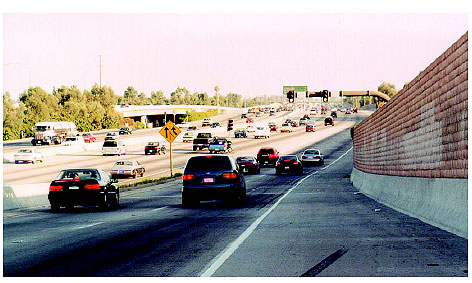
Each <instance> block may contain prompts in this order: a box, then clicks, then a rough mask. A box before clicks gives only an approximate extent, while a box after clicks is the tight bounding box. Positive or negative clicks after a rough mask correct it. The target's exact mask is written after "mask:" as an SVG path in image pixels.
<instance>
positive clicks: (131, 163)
mask: <svg viewBox="0 0 472 283" xmlns="http://www.w3.org/2000/svg"><path fill="white" fill-rule="evenodd" d="M115 165H128V166H131V165H133V162H131V161H117V162H116V163H115Z"/></svg>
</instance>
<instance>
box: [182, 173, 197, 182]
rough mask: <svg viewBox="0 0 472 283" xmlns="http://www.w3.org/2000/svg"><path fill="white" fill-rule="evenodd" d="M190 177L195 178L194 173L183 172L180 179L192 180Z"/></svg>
mask: <svg viewBox="0 0 472 283" xmlns="http://www.w3.org/2000/svg"><path fill="white" fill-rule="evenodd" d="M192 179H195V175H194V174H184V175H182V180H183V181H188V180H192Z"/></svg>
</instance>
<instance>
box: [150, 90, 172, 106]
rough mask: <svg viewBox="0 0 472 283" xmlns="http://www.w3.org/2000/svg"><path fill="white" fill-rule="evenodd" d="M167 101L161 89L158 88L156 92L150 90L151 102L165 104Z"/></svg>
mask: <svg viewBox="0 0 472 283" xmlns="http://www.w3.org/2000/svg"><path fill="white" fill-rule="evenodd" d="M167 103H169V100H168V99H167V97H165V95H164V93H163V92H162V90H158V91H157V92H154V91H151V104H153V105H165V104H167Z"/></svg>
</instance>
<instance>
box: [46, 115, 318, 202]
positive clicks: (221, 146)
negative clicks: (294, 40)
mask: <svg viewBox="0 0 472 283" xmlns="http://www.w3.org/2000/svg"><path fill="white" fill-rule="evenodd" d="M206 123H207V124H209V125H210V127H211V125H214V123H211V120H210V121H208V120H207V121H206ZM284 124H288V125H289V126H290V127H293V126H295V127H297V126H299V125H300V124H301V125H305V127H306V128H307V131H308V129H309V128H311V127H312V128H313V130H314V123H313V122H312V121H310V117H309V116H308V115H305V116H304V117H302V118H300V121H299V122H298V123H297V121H296V120H290V119H287V120H286V121H285V123H284ZM269 125H270V126H272V127H269ZM292 125H293V126H292ZM217 126H221V124H220V125H217ZM282 128H283V127H282ZM282 128H281V129H280V130H281V132H282ZM122 129H123V128H122ZM277 129H278V127H277V124H276V123H274V122H272V123H270V124H269V123H267V126H264V127H261V129H256V130H262V131H263V132H264V133H267V132H269V133H270V131H277ZM120 130H121V129H120ZM188 130H190V131H188V132H196V130H197V128H196V127H195V128H191V127H189V129H188ZM247 132H248V131H247V129H241V131H238V130H236V131H235V136H240V137H244V138H246V137H247ZM236 133H238V135H236ZM120 134H121V135H123V134H129V133H125V132H121V133H120V132H110V133H108V134H107V136H106V138H105V141H104V144H103V147H102V152H103V155H108V154H116V155H121V154H126V145H125V144H124V142H123V141H121V140H120V139H119V138H118V137H119V136H120ZM84 135H85V134H84ZM87 136H91V135H89V134H87ZM184 136H185V135H184ZM81 139H82V140H84V142H85V138H83V137H81ZM183 141H185V139H184V140H183ZM89 142H92V141H91V140H90V139H89ZM231 151H232V147H231V141H230V140H228V139H225V138H214V139H212V141H211V142H210V146H209V152H210V153H228V152H231ZM161 153H164V154H165V146H164V145H161V144H160V143H159V142H149V143H148V144H147V145H146V147H145V155H147V154H161ZM295 157H296V158H294V157H293V156H279V155H278V151H277V150H275V149H274V148H261V149H260V150H259V151H258V154H257V157H251V156H243V157H241V158H239V157H238V158H236V160H234V159H232V158H233V157H231V156H229V158H230V159H231V162H232V163H234V164H236V168H237V171H235V172H234V173H236V174H237V175H238V176H239V175H241V176H243V175H244V174H259V172H260V167H262V166H270V167H274V168H275V174H277V175H278V174H281V173H295V174H302V173H303V166H304V165H305V164H311V163H315V164H319V165H322V164H323V163H322V154H321V153H320V152H319V150H316V149H315V150H314V151H312V152H305V153H304V154H302V156H300V158H299V157H298V156H295ZM37 160H39V159H37ZM187 164H188V163H187ZM125 165H126V166H127V167H128V168H125V167H123V166H125ZM120 166H121V168H120ZM138 168H140V169H138ZM144 172H145V169H144V167H143V166H142V165H140V164H139V163H138V162H137V161H136V160H122V161H118V162H116V163H115V165H114V167H113V168H112V170H111V171H110V174H111V175H110V176H109V177H110V178H109V179H110V180H116V179H117V178H122V177H134V178H136V177H137V176H143V175H144ZM51 205H52V203H51Z"/></svg>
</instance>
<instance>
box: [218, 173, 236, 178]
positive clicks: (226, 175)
mask: <svg viewBox="0 0 472 283" xmlns="http://www.w3.org/2000/svg"><path fill="white" fill-rule="evenodd" d="M221 176H222V177H223V178H225V179H236V178H238V175H237V174H236V173H234V172H233V173H223V174H222V175H221Z"/></svg>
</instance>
